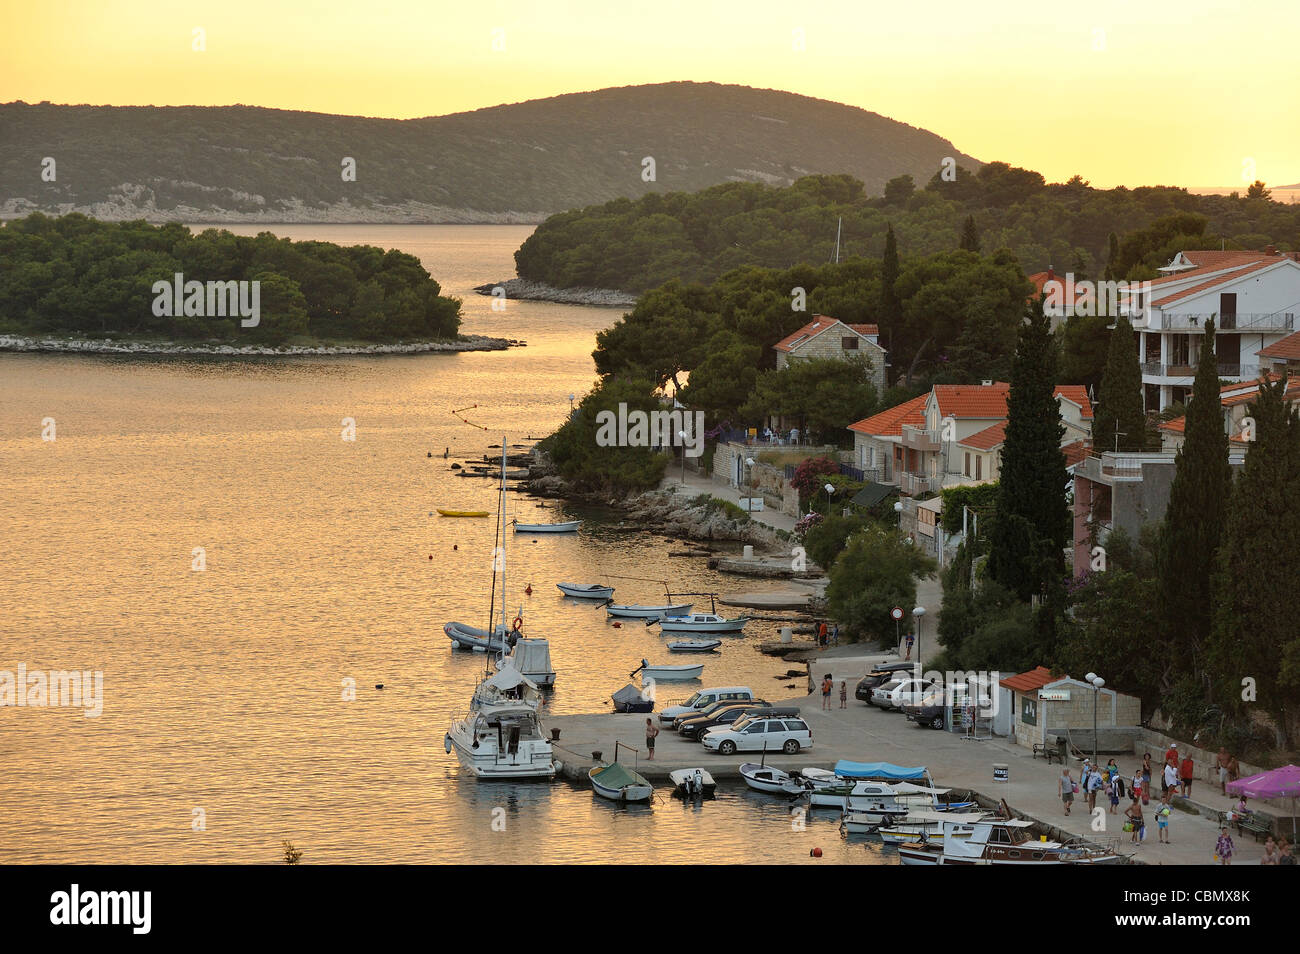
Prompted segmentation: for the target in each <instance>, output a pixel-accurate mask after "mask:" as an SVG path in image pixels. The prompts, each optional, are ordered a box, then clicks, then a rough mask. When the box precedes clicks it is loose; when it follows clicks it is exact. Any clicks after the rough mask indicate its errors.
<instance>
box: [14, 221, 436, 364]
mask: <svg viewBox="0 0 1300 954" xmlns="http://www.w3.org/2000/svg"><path fill="white" fill-rule="evenodd" d="M0 260H3V261H4V262H5V263H6V266H7V267H6V268H5V269H4V270H3V272H0V333H3V334H14V335H36V336H39V335H55V336H79V337H83V338H92V339H105V338H113V339H115V340H121V339H128V340H131V339H146V340H173V341H179V342H191V343H197V342H217V343H222V344H235V343H238V344H242V345H279V344H285V343H293V344H312V343H322V342H347V343H354V342H358V341H360V342H367V343H381V342H382V343H388V342H399V341H416V340H419V341H429V340H449V339H455V338H456V337H457V333H458V331H459V328H460V302H459V301H458V300H457V299H454V298H446V297H443V296H442V295H441V288H440V286H439V285H438V283H437V282H436V281H434V280H433V278H431V277H430V275H429V273H428V272H427V271H426V270H425V269H424V266H422V265H421V264H420V262H419V260H418V259H417V258H415V256H413V255H409V254H407V253H405V252H399V251H395V250H393V251H385V250H384V249H380V248H375V247H372V246H366V245H358V246H350V247H344V246H340V245H334V244H332V243H329V242H294V241H291V240H289V239H283V238H277V237H276V236H274V235H272V234H271V233H270V232H262V233H260V234H259V235H257V236H255V237H251V238H250V237H247V236H238V235H234V234H232V233H230V232H227V231H225V230H221V229H207V230H205V231H203V232H201V233H199V234H197V235H195V234H193V233H191V232H190V230H189V229H188V228H186V227H185V226H184V225H181V224H180V223H169V224H167V225H161V226H155V225H149V224H148V223H146V222H143V221H141V222H121V223H110V222H100V221H97V220H95V219H91V218H88V217H86V216H84V215H79V214H72V215H65V216H62V217H59V218H51V217H49V216H46V215H43V214H41V213H33V214H32V215H29V216H27V217H25V218H22V219H17V220H15V221H12V222H9V223H8V224H7V225H6V226H5V227H4V228H0ZM178 273H179V274H181V275H183V276H184V279H185V280H186V281H190V280H194V281H199V282H223V283H224V282H250V283H251V282H258V283H259V298H258V300H259V315H258V319H257V323H256V325H254V326H247V327H246V326H242V325H241V319H240V317H239V316H225V317H215V316H207V315H192V314H191V315H187V314H183V313H180V314H161V315H160V314H157V312H158V311H159V310H160V309H158V308H156V307H155V300H156V298H157V297H158V296H157V293H156V292H155V290H154V286H155V283H158V282H165V283H167V284H168V285H171V284H172V283H173V281H174V277H175V275H176V274H178ZM168 304H170V303H168ZM163 310H165V311H169V312H171V311H175V310H176V309H174V308H170V307H168V308H166V309H163Z"/></svg>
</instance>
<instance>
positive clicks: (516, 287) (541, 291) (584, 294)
mask: <svg viewBox="0 0 1300 954" xmlns="http://www.w3.org/2000/svg"><path fill="white" fill-rule="evenodd" d="M497 288H500V289H502V290H503V291H504V292H505V298H506V299H507V300H510V299H514V300H516V301H549V302H555V303H556V304H560V305H598V306H601V307H605V308H631V307H632V306H633V305H635V304H636V299H637V296H636V295H633V294H631V293H630V292H625V291H618V290H617V289H613V288H555V287H554V286H551V285H544V284H542V283H541V282H530V281H527V280H525V279H522V278H508V279H506V280H505V281H502V282H489V283H488V284H486V285H479V286H477V287H476V288H475V289H474V291H476V292H478V293H479V294H480V295H491V294H493V290H494V289H497Z"/></svg>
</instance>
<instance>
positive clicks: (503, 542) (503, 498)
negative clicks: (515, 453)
mask: <svg viewBox="0 0 1300 954" xmlns="http://www.w3.org/2000/svg"><path fill="white" fill-rule="evenodd" d="M501 628H502V629H503V630H504V631H505V632H503V633H502V636H501V638H502V640H505V639H506V634H508V633H509V630H508V629H506V436H505V434H502V435H501Z"/></svg>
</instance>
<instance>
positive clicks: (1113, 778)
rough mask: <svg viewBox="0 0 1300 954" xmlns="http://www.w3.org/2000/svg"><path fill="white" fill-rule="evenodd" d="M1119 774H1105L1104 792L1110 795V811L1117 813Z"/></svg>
mask: <svg viewBox="0 0 1300 954" xmlns="http://www.w3.org/2000/svg"><path fill="white" fill-rule="evenodd" d="M1119 784H1120V782H1119V776H1117V775H1107V776H1106V794H1107V796H1109V797H1110V813H1111V814H1112V815H1117V814H1119Z"/></svg>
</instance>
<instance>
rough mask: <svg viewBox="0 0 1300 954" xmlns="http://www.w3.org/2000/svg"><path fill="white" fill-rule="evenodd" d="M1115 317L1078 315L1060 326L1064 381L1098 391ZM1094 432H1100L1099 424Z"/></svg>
mask: <svg viewBox="0 0 1300 954" xmlns="http://www.w3.org/2000/svg"><path fill="white" fill-rule="evenodd" d="M1112 321H1114V319H1113V318H1107V317H1104V316H1100V315H1076V316H1075V317H1073V318H1070V319H1069V320H1068V321H1066V322H1065V323H1064V324H1062V325H1060V326H1059V327H1058V328H1057V332H1056V334H1057V337H1058V338H1059V339H1060V350H1061V381H1062V383H1065V384H1082V385H1083V386H1084V387H1086V388H1088V389H1089V393H1090V394H1094V395H1096V394H1098V393H1099V389H1100V387H1101V378H1102V375H1103V374H1104V373H1105V371H1106V362H1107V359H1108V356H1109V354H1110V341H1111V333H1110V325H1111V322H1112ZM1093 433H1094V434H1096V433H1100V431H1098V430H1097V428H1096V426H1095V425H1094V427H1093Z"/></svg>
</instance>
